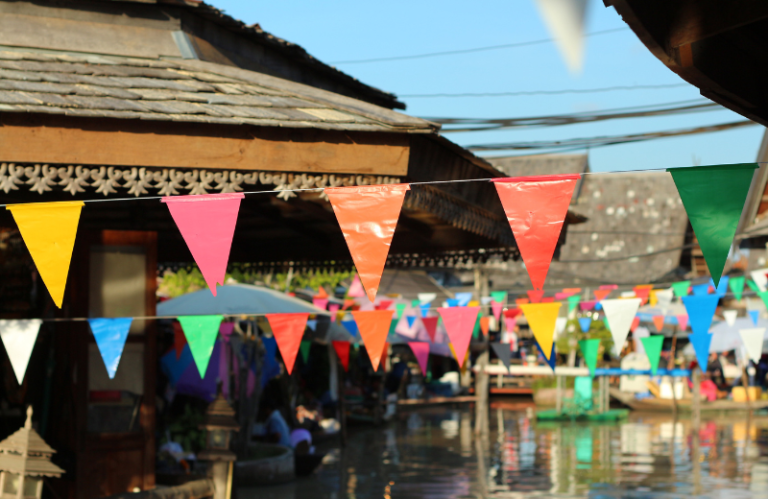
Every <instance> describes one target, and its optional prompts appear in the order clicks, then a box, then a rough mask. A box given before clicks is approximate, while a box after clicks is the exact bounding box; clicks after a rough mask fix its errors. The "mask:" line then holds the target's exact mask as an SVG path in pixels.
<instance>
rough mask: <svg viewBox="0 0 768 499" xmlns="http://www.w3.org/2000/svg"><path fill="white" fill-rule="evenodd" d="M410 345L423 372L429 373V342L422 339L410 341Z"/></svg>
mask: <svg viewBox="0 0 768 499" xmlns="http://www.w3.org/2000/svg"><path fill="white" fill-rule="evenodd" d="M408 345H409V346H410V347H411V350H412V351H413V355H415V356H416V361H417V362H418V363H419V368H421V374H423V375H424V376H426V375H427V361H428V360H429V343H426V342H422V341H409V342H408Z"/></svg>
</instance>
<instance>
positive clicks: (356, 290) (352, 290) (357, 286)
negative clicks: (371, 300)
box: [347, 274, 365, 298]
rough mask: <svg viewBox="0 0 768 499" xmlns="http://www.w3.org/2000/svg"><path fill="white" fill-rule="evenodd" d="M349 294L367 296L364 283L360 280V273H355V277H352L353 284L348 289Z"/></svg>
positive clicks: (360, 296)
mask: <svg viewBox="0 0 768 499" xmlns="http://www.w3.org/2000/svg"><path fill="white" fill-rule="evenodd" d="M347 296H350V297H352V298H362V297H363V296H365V290H364V289H363V283H362V282H360V276H359V275H357V274H355V277H354V278H353V279H352V284H350V285H349V290H347Z"/></svg>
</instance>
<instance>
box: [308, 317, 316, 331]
mask: <svg viewBox="0 0 768 499" xmlns="http://www.w3.org/2000/svg"><path fill="white" fill-rule="evenodd" d="M307 327H308V328H309V329H311V330H312V331H315V330H316V329H317V319H309V320H308V321H307Z"/></svg>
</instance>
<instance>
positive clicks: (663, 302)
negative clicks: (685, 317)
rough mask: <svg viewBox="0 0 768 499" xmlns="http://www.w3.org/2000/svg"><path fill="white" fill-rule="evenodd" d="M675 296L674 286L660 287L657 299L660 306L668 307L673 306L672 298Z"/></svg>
mask: <svg viewBox="0 0 768 499" xmlns="http://www.w3.org/2000/svg"><path fill="white" fill-rule="evenodd" d="M674 296H675V294H674V291H673V290H672V288H669V289H659V290H657V291H656V300H658V305H659V308H661V309H668V308H669V307H670V306H672V298H673V297H674Z"/></svg>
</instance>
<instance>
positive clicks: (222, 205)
mask: <svg viewBox="0 0 768 499" xmlns="http://www.w3.org/2000/svg"><path fill="white" fill-rule="evenodd" d="M243 197H245V196H244V195H243V194H242V193H227V194H204V195H200V196H170V197H164V198H163V199H162V202H163V203H165V204H166V205H168V210H169V211H170V212H171V216H172V217H173V221H174V222H176V226H177V227H178V228H179V232H181V236H182V237H183V238H184V241H185V242H186V243H187V247H188V248H189V251H190V253H192V258H194V259H195V263H197V266H198V267H200V272H201V273H202V274H203V278H204V279H205V283H206V284H207V285H208V288H209V289H210V290H211V293H213V296H216V283H218V284H224V277H225V275H226V273H227V262H228V261H229V251H230V249H231V248H232V238H233V237H234V235H235V225H236V224H237V212H238V211H239V210H240V200H241V199H243Z"/></svg>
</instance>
